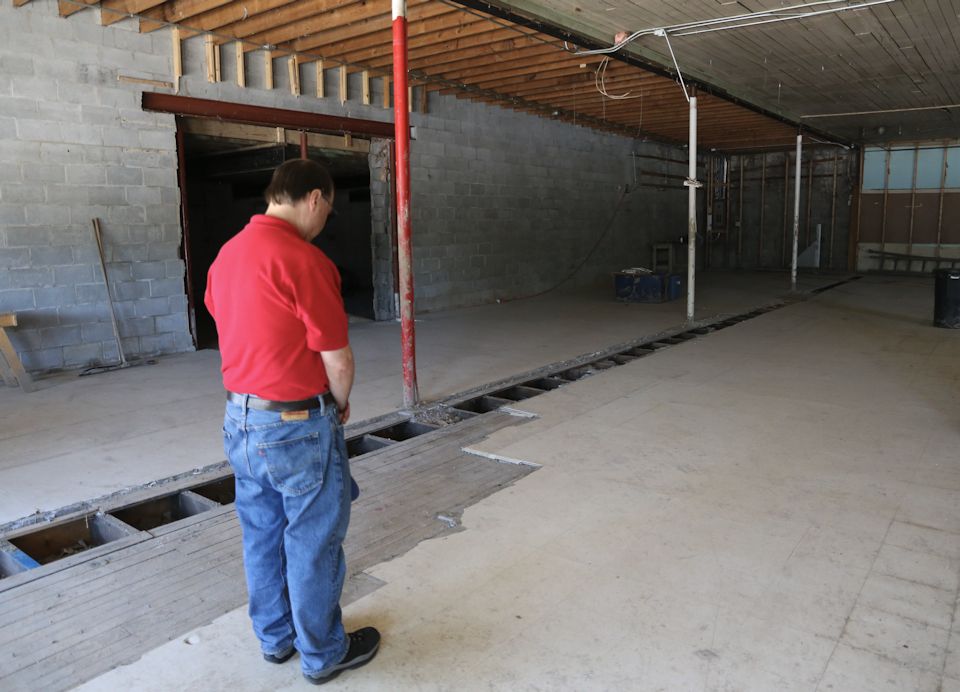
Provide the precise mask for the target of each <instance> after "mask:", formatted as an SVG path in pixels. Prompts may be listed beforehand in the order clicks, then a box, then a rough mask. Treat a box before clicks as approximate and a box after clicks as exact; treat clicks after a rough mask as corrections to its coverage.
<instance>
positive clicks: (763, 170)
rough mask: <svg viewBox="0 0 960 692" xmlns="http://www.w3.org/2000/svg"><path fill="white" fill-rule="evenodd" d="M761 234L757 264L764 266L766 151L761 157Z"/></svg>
mask: <svg viewBox="0 0 960 692" xmlns="http://www.w3.org/2000/svg"><path fill="white" fill-rule="evenodd" d="M760 159H761V162H762V163H761V164H760V233H759V234H758V235H759V236H760V238H759V245H760V246H759V248H757V264H758V265H760V266H763V214H764V207H765V206H766V202H765V201H764V195H765V194H766V191H767V155H766V154H765V153H764V154H763V155H761V157H760Z"/></svg>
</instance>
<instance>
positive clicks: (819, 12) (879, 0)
mask: <svg viewBox="0 0 960 692" xmlns="http://www.w3.org/2000/svg"><path fill="white" fill-rule="evenodd" d="M894 1H895V0H873V1H872V2H863V3H860V4H858V5H850V6H849V7H836V8H834V9H830V10H817V11H816V12H804V13H803V14H796V15H789V16H786V17H782V16H775V17H773V18H772V19H764V20H763V21H759V22H745V23H742V24H735V25H734V26H720V27H713V28H710V29H696V30H693V31H683V32H680V33H675V34H674V36H694V35H695V34H709V33H712V32H714V31H729V30H730V29H743V28H746V27H750V26H759V25H761V24H773V23H774V22H788V21H790V20H792V19H806V18H808V17H818V16H820V15H824V14H835V13H837V12H844V11H846V10H859V9H862V8H864V7H872V6H873V5H886V4H887V3H891V2H894ZM772 14H774V15H778V14H781V13H779V12H775V13H772Z"/></svg>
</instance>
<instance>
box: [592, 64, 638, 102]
mask: <svg viewBox="0 0 960 692" xmlns="http://www.w3.org/2000/svg"><path fill="white" fill-rule="evenodd" d="M609 64H610V58H608V57H606V56H604V58H603V60H601V61H600V64H599V65H597V71H596V72H595V73H594V76H593V82H594V84H595V85H596V87H597V91H599V92H600V93H601V94H603V95H604V96H606V97H607V98H608V99H612V100H614V101H625V100H627V99H636V98H640V97H641V96H642V95H643V94H642V93H641V94H640V95H639V96H631V95H630V94H632V93H633V92H632V91H628V92H626V93H625V94H610V93H608V92H607V85H606V82H605V77H606V74H607V66H608V65H609Z"/></svg>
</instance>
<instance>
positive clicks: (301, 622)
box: [223, 402, 350, 674]
mask: <svg viewBox="0 0 960 692" xmlns="http://www.w3.org/2000/svg"><path fill="white" fill-rule="evenodd" d="M283 417H284V416H283V415H282V414H280V413H278V412H275V411H258V410H256V409H250V408H247V407H245V406H243V405H240V404H234V403H229V402H228V403H227V410H226V415H225V416H224V420H223V444H224V450H225V451H226V453H227V458H228V459H229V460H230V465H231V466H232V467H233V472H234V474H235V478H236V486H237V500H236V507H237V515H238V516H239V517H240V527H241V529H242V530H243V563H244V567H245V569H246V574H247V590H248V593H249V596H250V606H249V612H250V619H251V620H252V621H253V630H254V632H255V633H256V635H257V637H258V638H259V639H260V648H261V650H262V651H263V653H264V654H282V653H284V652H286V651H288V650H289V649H290V647H291V646H295V647H296V649H297V650H298V651H299V652H300V658H301V664H302V666H303V671H304V672H305V673H311V674H314V673H319V672H320V671H322V670H324V669H325V668H329V667H330V666H332V665H335V664H337V663H339V662H340V660H341V659H342V658H343V656H344V655H345V654H346V651H347V646H348V642H347V638H346V636H345V634H344V631H343V623H342V621H341V613H340V592H341V590H342V589H343V579H344V575H345V574H346V561H345V559H344V555H343V539H344V538H345V537H346V534H347V525H348V524H349V523H350V470H349V462H348V460H347V448H346V443H345V441H344V437H343V427H342V426H341V425H340V420H339V414H338V413H337V411H336V407H333V406H331V407H326V409H325V408H317V409H312V410H310V411H309V413H308V416H307V417H306V418H305V419H304V420H283ZM286 417H287V418H292V417H294V416H292V415H289V414H288V415H287V416H286Z"/></svg>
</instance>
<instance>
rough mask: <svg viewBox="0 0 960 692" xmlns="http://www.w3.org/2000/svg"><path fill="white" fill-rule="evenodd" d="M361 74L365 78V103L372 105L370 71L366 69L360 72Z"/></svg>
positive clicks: (365, 104)
mask: <svg viewBox="0 0 960 692" xmlns="http://www.w3.org/2000/svg"><path fill="white" fill-rule="evenodd" d="M360 76H361V78H362V79H363V105H364V106H369V105H370V71H369V70H364V71H363V72H362V73H361V74H360Z"/></svg>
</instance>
